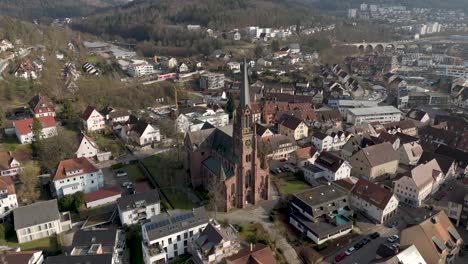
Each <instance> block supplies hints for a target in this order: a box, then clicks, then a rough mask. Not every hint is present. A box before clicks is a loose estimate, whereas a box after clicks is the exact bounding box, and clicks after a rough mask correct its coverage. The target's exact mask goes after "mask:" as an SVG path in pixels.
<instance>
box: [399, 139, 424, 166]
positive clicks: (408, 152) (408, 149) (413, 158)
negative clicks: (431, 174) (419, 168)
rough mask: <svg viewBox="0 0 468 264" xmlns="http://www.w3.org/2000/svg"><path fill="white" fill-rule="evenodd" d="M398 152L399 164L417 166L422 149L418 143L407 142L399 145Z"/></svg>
mask: <svg viewBox="0 0 468 264" xmlns="http://www.w3.org/2000/svg"><path fill="white" fill-rule="evenodd" d="M398 152H399V153H400V163H401V164H405V165H411V166H414V165H416V164H418V162H419V159H420V158H421V155H422V154H423V149H422V147H421V145H419V143H418V142H409V143H404V144H401V145H400V148H399V149H398Z"/></svg>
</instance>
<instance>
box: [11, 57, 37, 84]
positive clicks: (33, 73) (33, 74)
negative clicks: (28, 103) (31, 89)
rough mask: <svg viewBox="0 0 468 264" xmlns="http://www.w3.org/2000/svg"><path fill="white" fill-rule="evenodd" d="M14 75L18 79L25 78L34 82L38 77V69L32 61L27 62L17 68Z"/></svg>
mask: <svg viewBox="0 0 468 264" xmlns="http://www.w3.org/2000/svg"><path fill="white" fill-rule="evenodd" d="M13 75H14V76H15V77H18V78H23V79H26V80H30V79H32V80H34V79H37V77H38V69H37V68H36V66H35V65H34V63H32V62H31V61H30V60H27V61H25V62H23V63H21V64H19V65H18V67H16V69H15V70H14V72H13Z"/></svg>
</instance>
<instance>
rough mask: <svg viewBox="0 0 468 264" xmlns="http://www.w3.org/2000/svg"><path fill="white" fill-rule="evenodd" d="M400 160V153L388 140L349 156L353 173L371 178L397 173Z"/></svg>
mask: <svg viewBox="0 0 468 264" xmlns="http://www.w3.org/2000/svg"><path fill="white" fill-rule="evenodd" d="M399 161H400V155H399V154H398V152H397V151H395V150H394V149H393V147H392V145H391V144H390V143H388V142H384V143H382V144H377V145H372V146H368V147H365V148H363V149H361V150H359V151H358V152H357V153H356V154H354V155H353V156H351V157H350V158H349V163H350V164H351V167H352V170H351V174H352V175H355V176H359V177H363V178H366V179H369V180H375V179H376V178H378V177H380V176H386V175H393V174H395V173H396V171H397V169H398V163H399Z"/></svg>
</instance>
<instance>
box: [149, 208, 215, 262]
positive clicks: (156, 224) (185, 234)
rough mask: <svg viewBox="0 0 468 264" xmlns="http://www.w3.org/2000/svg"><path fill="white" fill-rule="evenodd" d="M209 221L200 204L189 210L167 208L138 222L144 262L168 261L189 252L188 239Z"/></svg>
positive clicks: (199, 231) (200, 230)
mask: <svg viewBox="0 0 468 264" xmlns="http://www.w3.org/2000/svg"><path fill="white" fill-rule="evenodd" d="M208 223H209V219H208V216H207V213H206V211H205V209H204V208H203V207H199V208H194V209H192V210H189V211H180V210H170V211H167V212H164V213H161V214H159V215H156V216H153V217H151V219H150V220H149V221H148V222H146V223H144V224H143V225H142V226H141V237H142V246H143V259H144V262H145V263H146V264H151V263H167V262H169V261H171V260H173V259H174V258H177V257H178V256H180V255H183V254H186V253H188V244H189V241H191V240H193V238H194V237H196V236H197V235H198V234H199V233H201V232H202V231H203V229H204V228H205V227H206V226H207V225H208Z"/></svg>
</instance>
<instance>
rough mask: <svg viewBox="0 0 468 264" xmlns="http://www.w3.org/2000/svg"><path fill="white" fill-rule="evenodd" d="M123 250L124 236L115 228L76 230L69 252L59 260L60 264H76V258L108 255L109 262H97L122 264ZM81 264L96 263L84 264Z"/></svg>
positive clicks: (122, 232)
mask: <svg viewBox="0 0 468 264" xmlns="http://www.w3.org/2000/svg"><path fill="white" fill-rule="evenodd" d="M124 249H125V234H124V231H123V230H119V229H116V228H109V229H96V230H78V231H77V232H75V234H74V235H73V241H72V243H71V246H70V250H69V252H66V254H65V256H64V257H62V258H61V259H62V260H63V262H62V263H76V262H75V259H78V258H77V256H81V257H84V258H86V257H87V256H90V255H109V256H110V257H111V261H110V262H107V261H104V262H99V263H101V264H107V263H108V264H118V263H122V259H121V258H122V257H121V255H123V252H124ZM83 261H84V262H83V263H97V262H86V261H85V259H83Z"/></svg>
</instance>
